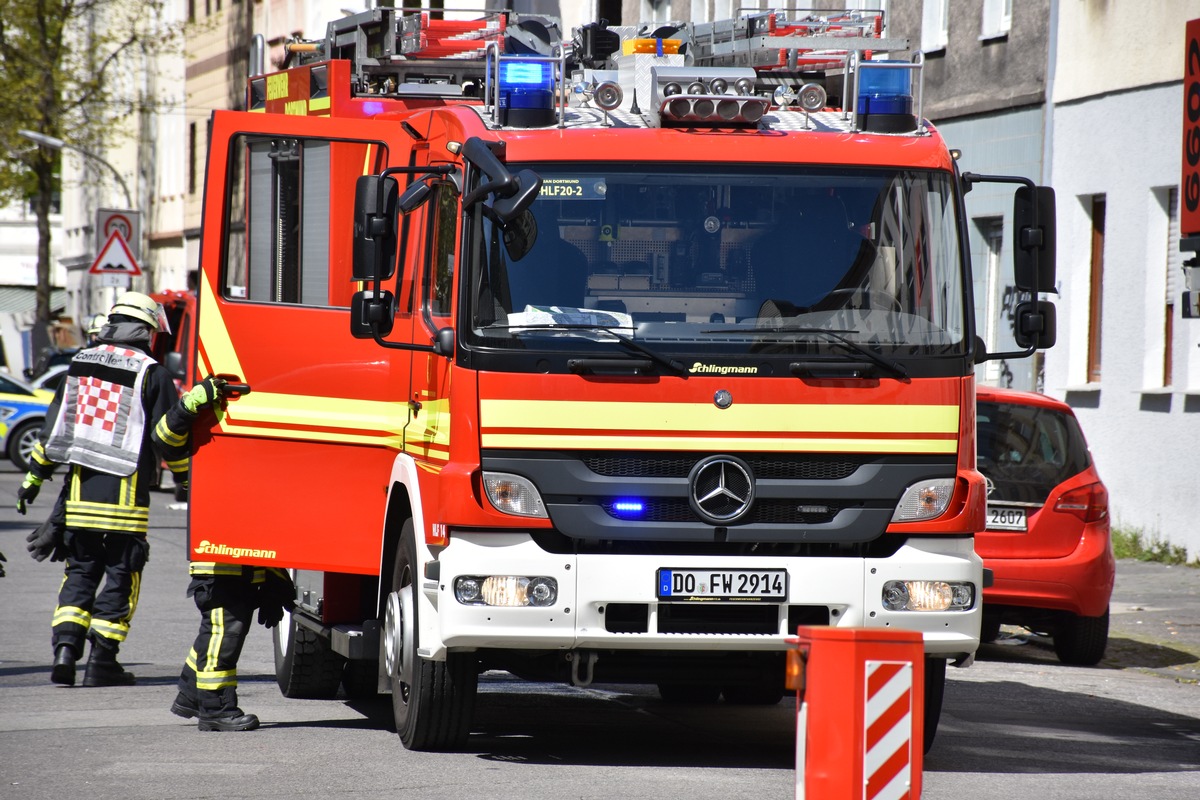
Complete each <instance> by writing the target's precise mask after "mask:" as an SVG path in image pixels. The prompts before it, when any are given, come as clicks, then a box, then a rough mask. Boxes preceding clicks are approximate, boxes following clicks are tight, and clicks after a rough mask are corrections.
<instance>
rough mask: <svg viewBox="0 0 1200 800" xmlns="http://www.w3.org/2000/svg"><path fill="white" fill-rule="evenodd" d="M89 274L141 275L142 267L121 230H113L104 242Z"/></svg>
mask: <svg viewBox="0 0 1200 800" xmlns="http://www.w3.org/2000/svg"><path fill="white" fill-rule="evenodd" d="M88 274H89V275H123V276H126V277H132V276H134V275H141V274H142V268H141V267H139V266H138V263H137V259H135V258H134V257H133V253H131V252H129V245H127V244H126V243H125V237H123V236H121V232H120V231H113V232H112V235H110V236H109V237H108V241H107V242H106V243H105V244H104V248H103V249H101V251H100V255H98V256H96V260H95V261H93V262H92V266H91V268H89V269H88Z"/></svg>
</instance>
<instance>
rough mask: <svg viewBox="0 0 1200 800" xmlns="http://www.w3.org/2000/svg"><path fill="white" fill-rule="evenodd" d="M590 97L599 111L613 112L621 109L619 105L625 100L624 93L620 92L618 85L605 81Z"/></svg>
mask: <svg viewBox="0 0 1200 800" xmlns="http://www.w3.org/2000/svg"><path fill="white" fill-rule="evenodd" d="M592 97H593V98H594V99H595V101H596V105H597V106H599V107H600V109H601V110H603V111H614V110H616V109H618V108H620V107H621V103H622V102H623V101H624V100H625V93H624V92H622V91H621V87H620V85H619V84H617V83H615V82H613V81H605V82H604V83H602V84H600V85H599V86H597V87H596V90H595V92H594V93H593V94H592Z"/></svg>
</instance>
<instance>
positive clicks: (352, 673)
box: [342, 660, 379, 700]
mask: <svg viewBox="0 0 1200 800" xmlns="http://www.w3.org/2000/svg"><path fill="white" fill-rule="evenodd" d="M342 688H343V689H345V690H346V697H348V698H350V699H351V700H373V699H375V698H376V697H378V696H379V662H378V661H359V660H347V661H346V669H345V671H344V672H343V673H342Z"/></svg>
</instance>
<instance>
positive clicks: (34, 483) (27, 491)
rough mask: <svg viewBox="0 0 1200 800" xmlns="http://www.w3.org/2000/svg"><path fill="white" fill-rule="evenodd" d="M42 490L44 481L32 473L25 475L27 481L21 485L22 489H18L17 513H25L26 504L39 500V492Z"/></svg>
mask: <svg viewBox="0 0 1200 800" xmlns="http://www.w3.org/2000/svg"><path fill="white" fill-rule="evenodd" d="M41 490H42V479H41V478H39V477H38V476H37V475H34V474H33V473H32V472H26V473H25V480H24V482H22V483H21V488H20V489H17V513H18V514H24V513H25V504H26V503H32V502H33V501H34V500H36V499H37V496H38V492H40V491H41Z"/></svg>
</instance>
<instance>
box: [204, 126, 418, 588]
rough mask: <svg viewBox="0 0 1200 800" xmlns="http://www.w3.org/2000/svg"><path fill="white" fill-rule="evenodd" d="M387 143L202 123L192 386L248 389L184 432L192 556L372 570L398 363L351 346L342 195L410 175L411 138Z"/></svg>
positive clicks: (343, 133)
mask: <svg viewBox="0 0 1200 800" xmlns="http://www.w3.org/2000/svg"><path fill="white" fill-rule="evenodd" d="M394 127H395V131H396V132H397V133H398V132H399V130H400V129H399V126H394ZM392 128H393V126H392V125H390V124H388V123H387V122H382V121H374V120H364V119H353V120H346V119H329V118H324V117H305V116H290V115H288V116H285V115H282V114H254V113H237V112H218V113H217V114H215V115H214V119H213V126H212V137H211V142H210V152H209V160H208V177H207V187H206V195H205V204H204V222H203V230H204V237H203V241H202V247H201V253H200V262H201V269H200V273H201V274H200V280H199V342H198V350H197V358H196V367H195V369H194V374H193V375H192V376H191V380H193V381H194V380H197V379H200V378H203V377H204V376H206V375H208V374H217V375H221V376H224V377H225V378H227V379H228V380H230V381H231V382H239V383H245V384H248V385H249V386H250V392H249V393H247V394H244V395H242V396H240V397H236V398H234V399H232V400H230V401H229V402H228V404H227V407H226V409H225V410H224V412H223V413H220V414H217V415H205V416H203V417H202V418H201V420H200V422H199V423H198V424H197V426H196V428H195V430H194V434H193V439H194V444H193V455H192V462H191V495H190V508H189V526H190V554H189V557H190V558H193V559H198V560H206V561H226V562H235V563H258V564H271V565H275V566H285V567H295V568H301V569H318V570H327V571H333V572H349V573H365V574H374V573H375V572H377V570H378V568H379V559H380V538H381V536H382V528H383V515H384V507H385V503H386V500H387V490H388V485H387V484H388V476H389V474H390V468H391V463H392V460H393V459H394V456H395V454H396V452H397V451H398V450H399V449H401V447H402V439H403V431H404V427H405V424H406V423H407V421H408V415H409V407H408V403H407V399H408V388H409V379H410V372H411V369H412V356H411V354H410V353H408V352H406V351H401V350H387V349H384V348H381V347H379V346H378V345H377V344H375V342H373V341H369V340H360V339H355V338H353V337H352V336H351V335H350V328H349V325H348V322H347V320H348V317H349V315H348V313H347V311H346V309H347V307H348V306H349V305H350V298H351V295H352V293H353V291H354V290H355V288H356V286H355V284H354V283H353V282H352V280H351V241H352V233H353V210H354V184H355V180H356V179H357V178H358V177H359V176H361V175H363V174H368V173H372V174H373V173H378V172H380V171H381V170H382V169H383V168H385V167H387V166H391V165H407V164H408V163H409V157H410V148H409V147H408V145H407V144H406V141H410V140H408V139H407V137H405V136H404V135H403V134H402V133H401V134H399V135H397V134H396V133H393V131H392V130H391V129H392ZM398 274H399V275H406V274H411V270H398ZM390 288H391V289H392V290H393V291H395V293H396V295H397V296H401V295H402V292H400V291H398V290H397V289H398V287H396V286H392V287H390ZM411 320H412V315H411V314H403V313H401V314H398V315H397V320H396V325H395V328H394V330H393V333H392V338H394V339H404V338H406V337H407V336H410V335H411V325H412V322H411ZM406 326H407V327H406Z"/></svg>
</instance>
